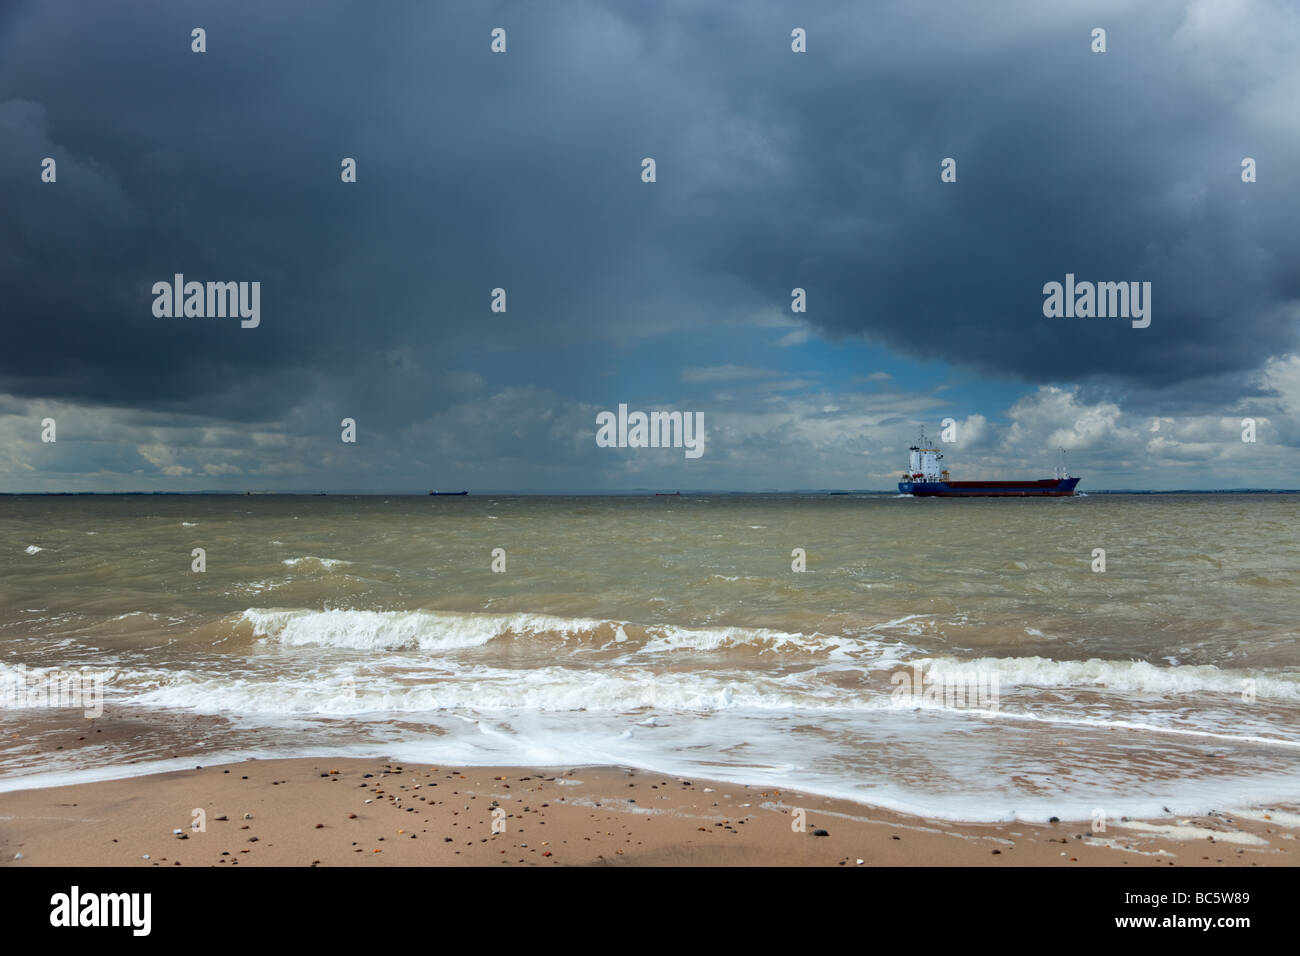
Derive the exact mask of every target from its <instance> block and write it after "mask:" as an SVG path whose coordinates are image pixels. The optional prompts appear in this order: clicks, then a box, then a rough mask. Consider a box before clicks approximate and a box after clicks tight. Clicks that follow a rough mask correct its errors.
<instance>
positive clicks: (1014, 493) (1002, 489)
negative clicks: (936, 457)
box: [898, 478, 1079, 498]
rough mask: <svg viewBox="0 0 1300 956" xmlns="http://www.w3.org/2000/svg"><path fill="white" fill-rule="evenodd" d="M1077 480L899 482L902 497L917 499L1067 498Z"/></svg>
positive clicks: (1072, 491)
mask: <svg viewBox="0 0 1300 956" xmlns="http://www.w3.org/2000/svg"><path fill="white" fill-rule="evenodd" d="M1078 483H1079V479H1078V478H1043V479H1040V480H1038V481H900V482H899V483H898V490H899V492H900V493H901V494H905V495H914V496H916V497H918V498H1064V497H1069V496H1070V495H1073V494H1074V486H1075V485H1077V484H1078Z"/></svg>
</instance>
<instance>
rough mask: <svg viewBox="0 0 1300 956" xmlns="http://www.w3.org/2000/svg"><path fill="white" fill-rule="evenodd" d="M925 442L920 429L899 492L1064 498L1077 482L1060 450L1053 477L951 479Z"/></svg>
mask: <svg viewBox="0 0 1300 956" xmlns="http://www.w3.org/2000/svg"><path fill="white" fill-rule="evenodd" d="M929 446H930V443H929V442H927V441H926V440H925V434H924V433H922V434H921V440H920V443H919V444H916V445H913V446H912V447H911V448H910V449H908V450H909V451H910V452H911V453H912V461H911V467H910V468H909V469H908V471H907V473H906V474H904V475H903V480H902V481H900V482H899V483H898V490H899V492H900V493H901V494H904V495H913V496H915V497H917V498H1039V497H1042V498H1064V497H1068V496H1070V495H1073V494H1074V486H1075V485H1077V484H1078V483H1079V479H1078V478H1071V477H1070V475H1069V474H1068V473H1067V472H1066V470H1065V451H1064V450H1062V451H1061V464H1059V465H1057V466H1056V476H1055V477H1054V478H1038V479H1026V480H1024V481H953V480H952V479H951V478H950V477H949V476H948V469H947V468H941V467H940V466H939V462H941V461H942V460H943V455H942V454H941V453H940V452H939V449H937V448H933V447H929Z"/></svg>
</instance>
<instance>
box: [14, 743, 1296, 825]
mask: <svg viewBox="0 0 1300 956" xmlns="http://www.w3.org/2000/svg"><path fill="white" fill-rule="evenodd" d="M526 755H527V754H518V753H516V754H513V755H512V756H514V757H515V758H516V759H514V760H512V761H509V762H503V761H502V760H501V759H500V758H501V757H504V756H507V754H505V753H497V752H479V753H477V754H475V753H473V752H470V751H466V750H464V749H462V748H459V747H451V748H448V752H445V753H433V752H430V751H429V750H428V749H427V748H425V747H418V748H414V749H412V748H408V747H403V746H398V747H395V748H394V747H383V746H344V747H336V748H328V749H321V748H312V747H304V748H288V749H283V750H281V749H278V748H277V749H274V750H272V749H267V748H253V749H249V750H247V751H244V750H225V751H222V752H220V753H214V754H207V755H204V756H202V757H193V756H191V757H177V758H171V759H167V760H157V761H150V762H147V763H132V764H122V765H113V766H105V767H97V768H86V769H80V770H61V771H48V772H41V773H34V774H22V775H16V776H10V777H4V778H0V794H3V793H13V792H19V791H26V790H39V789H47V788H52V787H65V786H76V785H81V784H89V783H99V782H104V781H114V780H129V779H135V778H141V777H150V776H153V775H156V774H165V773H172V772H176V771H185V770H193V769H195V768H197V767H202V768H204V769H229V770H234V769H235V768H243V769H245V770H247V769H250V768H255V767H256V766H257V762H261V761H280V760H298V759H314V760H342V759H359V760H391V761H393V762H398V763H406V764H412V765H427V766H433V767H459V768H470V767H510V768H518V769H521V770H541V769H547V770H553V771H557V772H559V771H576V772H582V771H583V770H593V769H606V768H616V769H624V770H628V769H630V770H635V771H638V772H645V773H653V774H662V775H664V776H669V777H676V778H678V779H685V780H697V781H699V780H707V781H709V782H713V783H719V784H730V785H734V786H739V787H749V788H755V787H762V788H766V789H771V790H774V791H780V792H781V793H782V794H783V797H782V799H784V800H786V801H787V802H788V801H789V799H790V798H791V797H792V796H794V795H797V794H804V795H807V796H817V797H826V798H830V799H837V800H843V801H845V802H846V803H851V804H854V805H856V806H859V807H861V808H863V809H864V810H886V811H890V812H894V813H899V814H904V815H906V816H909V817H913V818H916V819H917V820H934V821H944V822H948V823H1008V822H1023V823H1043V822H1046V821H1047V819H1048V817H1049V816H1056V817H1058V818H1059V819H1061V820H1064V821H1066V822H1080V823H1083V822H1087V821H1090V820H1091V819H1092V814H1093V812H1094V810H1093V806H1094V804H1095V801H1091V800H1090V801H1082V802H1079V801H1069V800H1056V799H1047V800H1044V801H1040V802H1036V803H1035V805H1033V806H1027V807H1023V808H1021V809H1019V810H1016V809H1004V810H1002V811H1000V812H989V808H988V807H985V808H983V810H982V811H981V810H980V809H971V810H964V809H962V808H960V807H954V806H953V805H952V801H951V800H926V799H917V798H916V797H915V796H910V795H909V796H908V797H902V796H895V795H891V794H887V793H879V792H877V793H874V794H873V795H872V797H871V798H870V799H866V798H865V797H864V795H863V793H862V792H861V791H858V790H853V789H850V788H845V787H842V786H834V785H828V784H827V783H826V782H825V781H818V780H811V781H810V780H805V779H800V778H798V777H795V776H792V775H790V773H789V768H780V769H778V768H746V770H740V769H738V768H735V767H727V766H724V765H717V764H710V763H707V762H690V761H688V762H681V761H665V762H658V761H651V762H632V761H628V760H619V759H614V755H612V754H607V753H599V754H596V753H592V754H588V755H587V756H588V759H586V760H558V759H555V757H556V756H557V753H556V752H555V751H554V750H552V749H551V748H549V747H546V748H541V749H540V750H539V751H537V752H535V753H534V754H532V755H533V756H536V757H538V758H539V759H533V760H519V759H517V758H518V757H519V756H526ZM461 758H468V759H461ZM1292 795H1293V796H1294V790H1293V791H1292ZM1040 803H1041V805H1039V804H1040ZM1109 806H1110V816H1111V818H1112V819H1113V820H1114V821H1115V825H1116V826H1124V827H1132V828H1134V829H1139V830H1141V829H1147V830H1149V832H1151V833H1152V834H1157V835H1168V836H1178V835H1180V834H1181V833H1182V831H1183V829H1185V827H1183V826H1182V825H1181V824H1182V821H1179V823H1178V825H1165V824H1162V823H1160V822H1159V821H1166V820H1171V819H1175V818H1180V817H1206V816H1222V815H1225V814H1226V815H1229V816H1236V817H1240V818H1241V819H1244V820H1253V821H1267V822H1269V823H1270V824H1272V825H1275V826H1278V827H1281V828H1283V829H1300V813H1296V812H1292V811H1288V810H1278V809H1276V807H1278V806H1291V804H1289V803H1287V801H1286V800H1279V799H1275V798H1273V797H1270V796H1264V795H1257V794H1250V795H1242V796H1241V797H1240V798H1239V799H1238V800H1236V801H1210V802H1208V803H1207V802H1203V801H1202V802H1198V803H1188V802H1180V801H1177V800H1169V799H1166V798H1156V799H1151V800H1147V801H1144V802H1142V803H1133V804H1130V805H1117V804H1115V803H1113V802H1112V803H1110V804H1109ZM1121 817H1123V818H1127V819H1126V820H1123V821H1122V820H1121V819H1120V818H1121ZM0 819H4V814H3V813H2V812H0ZM1143 820H1145V821H1153V822H1152V823H1151V824H1150V825H1144V824H1143V823H1141V822H1140V821H1143ZM1205 832H1206V833H1212V834H1214V835H1216V836H1217V832H1216V831H1205ZM1195 835H1196V836H1198V837H1199V836H1203V835H1204V834H1203V833H1202V832H1201V831H1200V830H1199V829H1197V830H1196V834H1195Z"/></svg>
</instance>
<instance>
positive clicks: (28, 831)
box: [0, 758, 1297, 867]
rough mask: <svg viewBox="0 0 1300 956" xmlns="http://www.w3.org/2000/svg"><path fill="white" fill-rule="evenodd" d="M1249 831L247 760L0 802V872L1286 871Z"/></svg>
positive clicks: (622, 778) (618, 780)
mask: <svg viewBox="0 0 1300 956" xmlns="http://www.w3.org/2000/svg"><path fill="white" fill-rule="evenodd" d="M196 811H202V813H201V814H196ZM800 811H802V813H801V812H800ZM1254 815H1255V816H1257V817H1258V819H1243V818H1242V817H1240V816H1236V815H1232V814H1226V815H1214V816H1207V817H1199V818H1192V819H1186V818H1180V819H1167V820H1160V821H1146V822H1143V821H1113V822H1112V823H1111V824H1110V825H1109V826H1108V827H1107V831H1106V832H1105V833H1093V832H1092V831H1091V826H1090V823H1080V822H1057V823H1049V822H1044V823H1025V822H1011V823H999V824H971V823H951V822H945V821H938V820H927V819H923V818H920V817H911V816H906V815H901V814H895V813H890V812H888V811H884V810H879V809H875V808H870V807H865V806H861V805H859V804H855V803H849V802H846V801H841V800H832V799H826V798H821V797H816V796H810V795H807V794H802V793H796V792H792V791H779V790H771V789H763V788H761V787H754V786H744V785H738V784H731V783H721V782H715V781H707V780H694V779H693V780H686V779H681V778H677V777H671V776H663V775H659V774H654V773H650V772H646V771H638V770H627V769H621V768H611V767H599V768H598V767H583V768H570V769H562V770H557V769H533V768H521V767H473V768H462V767H451V766H437V767H434V766H428V765H413V764H410V763H393V762H385V761H382V760H359V759H337V760H336V759H328V758H325V759H293V760H245V761H242V762H240V763H237V764H229V765H225V766H210V767H208V766H205V767H195V768H194V769H191V770H184V771H176V772H171V773H162V774H154V775H150V776H138V777H132V778H127V779H122V780H113V781H103V782H96V783H86V784H77V785H72V786H62V787H52V788H48V789H33V790H22V791H14V792H10V793H5V794H0V865H4V866H56V865H65V866H232V867H233V866H429V865H432V866H521V865H522V866H602V865H608V866H696V865H699V866H753V865H757V866H786V865H789V866H849V867H854V866H935V865H948V866H951V865H957V866H1026V865H1028V866H1070V867H1078V866H1136V867H1149V866H1159V867H1168V866H1292V865H1295V863H1296V862H1297V855H1296V842H1295V836H1294V834H1295V831H1294V830H1293V829H1290V828H1289V826H1290V827H1293V826H1294V824H1295V822H1296V820H1295V817H1294V815H1292V814H1289V813H1287V812H1285V811H1270V810H1268V809H1262V810H1260V811H1258V812H1257V813H1256V814H1254ZM801 819H802V828H801V829H800V827H799V823H800V820H801ZM196 820H198V821H199V822H200V823H201V828H200V829H195V822H196ZM1283 823H1285V824H1289V826H1283V825H1281V824H1283ZM494 826H495V830H494ZM176 831H179V832H176Z"/></svg>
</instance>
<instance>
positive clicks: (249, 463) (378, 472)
mask: <svg viewBox="0 0 1300 956" xmlns="http://www.w3.org/2000/svg"><path fill="white" fill-rule="evenodd" d="M195 28H202V29H203V30H204V31H205V33H204V40H205V50H204V52H195V51H194V50H193V49H192V45H193V43H194V39H193V35H192V31H193V30H194V29H195ZM497 28H500V29H502V30H504V31H505V34H504V35H505V51H504V52H494V51H493V49H492V45H493V30H494V29H497ZM796 28H798V29H800V30H802V31H803V35H804V37H805V38H806V39H805V46H806V49H805V51H804V52H796V51H795V50H794V49H792V45H795V43H796V40H795V39H794V38H792V31H794V30H796ZM1097 28H1101V29H1104V30H1105V47H1106V48H1105V51H1104V52H1098V51H1095V50H1094V49H1093V47H1094V46H1095V45H1096V40H1095V39H1094V30H1095V29H1097ZM1298 46H1300V5H1297V4H1295V3H1292V2H1285V0H1278V2H1267V0H1256V2H1248V0H1214V2H1203V0H1177V2H1175V0H1135V2H1113V0H1112V2H1105V0H1102V2H1095V0H1094V2H1088V3H1082V2H1080V3H1074V2H1053V3H1050V4H1048V3H1042V2H1041V0H1026V2H1013V0H996V2H990V3H981V4H966V3H953V2H948V3H936V2H928V0H901V2H885V3H861V2H845V3H841V2H815V3H807V2H802V3H769V2H763V0H756V2H746V3H744V4H734V3H721V2H710V3H704V2H645V3H627V2H605V3H602V2H588V0H557V2H555V3H545V4H538V3H474V2H463V3H440V2H439V3H429V2H418V3H417V2H393V3H384V4H373V3H365V2H339V0H313V2H311V3H306V2H302V3H299V2H276V3H274V4H266V3H241V2H229V0H222V2H219V3H218V2H213V3H192V2H177V0H165V2H162V0H160V2H148V0H144V2H137V3H131V4H121V5H112V6H111V7H110V6H108V5H104V4H99V3H91V2H69V3H59V4H52V3H28V2H11V3H8V4H6V5H4V6H3V7H0V293H2V295H0V335H2V336H3V338H2V341H3V347H2V348H0V491H6V492H13V491H100V492H107V491H127V490H167V491H198V490H231V491H245V490H290V489H293V490H323V491H340V492H342V491H349V492H376V493H397V492H403V491H407V492H422V491H424V490H426V489H429V488H435V487H436V488H441V489H445V490H460V489H469V490H471V491H482V490H491V491H521V492H522V491H532V492H547V491H557V492H558V491H573V490H591V491H609V492H617V491H620V490H632V489H654V490H676V489H679V488H680V489H692V490H717V491H725V490H739V491H761V490H777V489H812V488H838V489H880V490H885V489H890V488H893V487H894V486H895V484H896V482H897V481H898V479H899V476H900V473H901V471H902V470H903V468H904V466H905V465H906V463H907V447H908V445H910V444H913V443H914V442H915V441H916V439H917V436H918V434H919V432H920V430H921V429H922V428H924V429H925V430H926V431H927V433H928V434H929V435H930V436H931V437H932V438H936V439H937V438H938V437H939V436H940V434H941V433H942V432H943V424H942V423H943V422H944V420H945V419H951V420H952V422H954V423H955V428H952V429H949V432H948V434H949V436H950V437H951V438H952V439H953V440H950V441H949V440H945V441H943V442H942V447H943V450H944V454H945V464H946V465H947V466H948V467H949V468H950V469H951V471H952V474H953V477H954V478H956V479H979V478H1037V477H1044V476H1047V475H1050V474H1051V471H1052V468H1053V466H1054V465H1055V464H1056V459H1057V449H1058V448H1065V449H1067V450H1068V462H1069V468H1070V471H1071V473H1072V474H1075V475H1081V476H1082V478H1083V480H1082V482H1081V484H1080V490H1081V491H1086V490H1088V489H1090V488H1091V489H1094V490H1098V489H1105V488H1128V489H1151V490H1163V489H1175V488H1178V489H1186V488H1245V487H1252V488H1259V487H1270V488H1295V487H1300V347H1298V345H1297V328H1298V320H1300V229H1297V228H1296V223H1297V222H1300V179H1298V178H1297V177H1298V176H1300V110H1297V108H1296V104H1297V103H1300V57H1297V56H1296V55H1295V50H1296V49H1297V47H1298ZM46 158H49V159H53V160H54V162H55V167H54V168H55V180H54V181H53V182H47V181H43V171H44V169H45V166H44V165H43V161H44V160H45V159H46ZM345 158H351V159H353V160H355V163H356V177H355V178H356V181H355V182H344V181H343V175H342V172H341V170H342V164H343V160H344V159H345ZM646 158H652V159H653V160H654V163H655V169H654V181H653V182H646V181H645V177H644V175H643V169H644V167H643V160H644V159H646ZM1246 158H1250V159H1252V160H1253V161H1254V170H1255V181H1253V182H1245V181H1243V165H1242V164H1243V160H1244V159H1246ZM945 159H952V160H954V161H955V181H944V179H943V177H942V176H941V173H942V172H943V163H944V160H945ZM950 178H951V177H950ZM176 273H181V274H183V275H184V276H185V279H186V281H199V282H208V281H213V282H254V281H256V282H258V283H260V286H259V288H260V314H259V322H258V324H257V326H256V327H255V328H244V327H242V326H241V323H240V321H239V319H238V318H233V319H232V318H230V317H225V318H221V317H202V318H200V317H177V316H158V315H156V314H155V304H154V303H155V295H154V292H153V287H154V285H155V283H157V282H160V281H161V282H168V283H170V282H171V281H172V278H173V276H174V275H175V274H176ZM1067 274H1073V275H1074V276H1075V277H1076V280H1077V281H1079V282H1083V281H1091V282H1126V283H1127V282H1140V283H1142V282H1149V283H1150V284H1151V285H1150V289H1151V295H1150V307H1151V311H1150V319H1151V321H1150V325H1149V326H1147V327H1145V328H1135V327H1133V324H1132V323H1131V322H1130V321H1129V320H1128V319H1126V318H1116V317H1107V318H1099V317H1083V318H1081V317H1069V318H1067V317H1055V316H1053V317H1049V316H1047V315H1045V314H1044V299H1045V295H1044V286H1045V284H1047V283H1051V282H1061V283H1064V282H1065V280H1066V275H1067ZM498 288H500V289H504V290H505V302H506V307H505V311H504V312H500V311H493V309H492V302H493V290H494V289H498ZM796 288H798V289H803V290H804V293H805V302H806V311H803V312H795V311H793V310H792V303H793V302H794V299H793V297H792V290H794V289H796ZM620 404H623V405H626V406H627V407H628V408H629V409H630V410H634V411H635V410H643V411H646V412H649V411H654V410H660V411H681V412H683V413H690V414H698V415H700V416H702V421H703V424H704V432H705V443H704V451H703V454H701V455H699V457H688V456H686V455H685V454H684V452H683V449H681V448H633V447H621V448H620V447H601V446H599V445H598V444H597V442H596V434H597V427H596V418H597V415H598V414H599V413H601V412H602V411H615V412H616V411H617V409H618V407H619V405H620ZM1247 418H1249V419H1251V420H1252V421H1253V422H1254V439H1255V440H1254V441H1243V419H1247ZM48 419H52V420H53V421H54V426H55V434H54V438H55V440H54V441H48V440H42V439H43V437H44V438H48V437H50V436H49V434H48V427H47V426H46V425H44V424H43V423H44V422H46V421H47V420H48ZM344 419H352V420H353V421H355V423H356V427H355V438H356V440H355V441H354V442H348V441H344V440H342V439H343V431H344V429H343V427H342V424H341V423H342V422H343V420H344Z"/></svg>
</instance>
